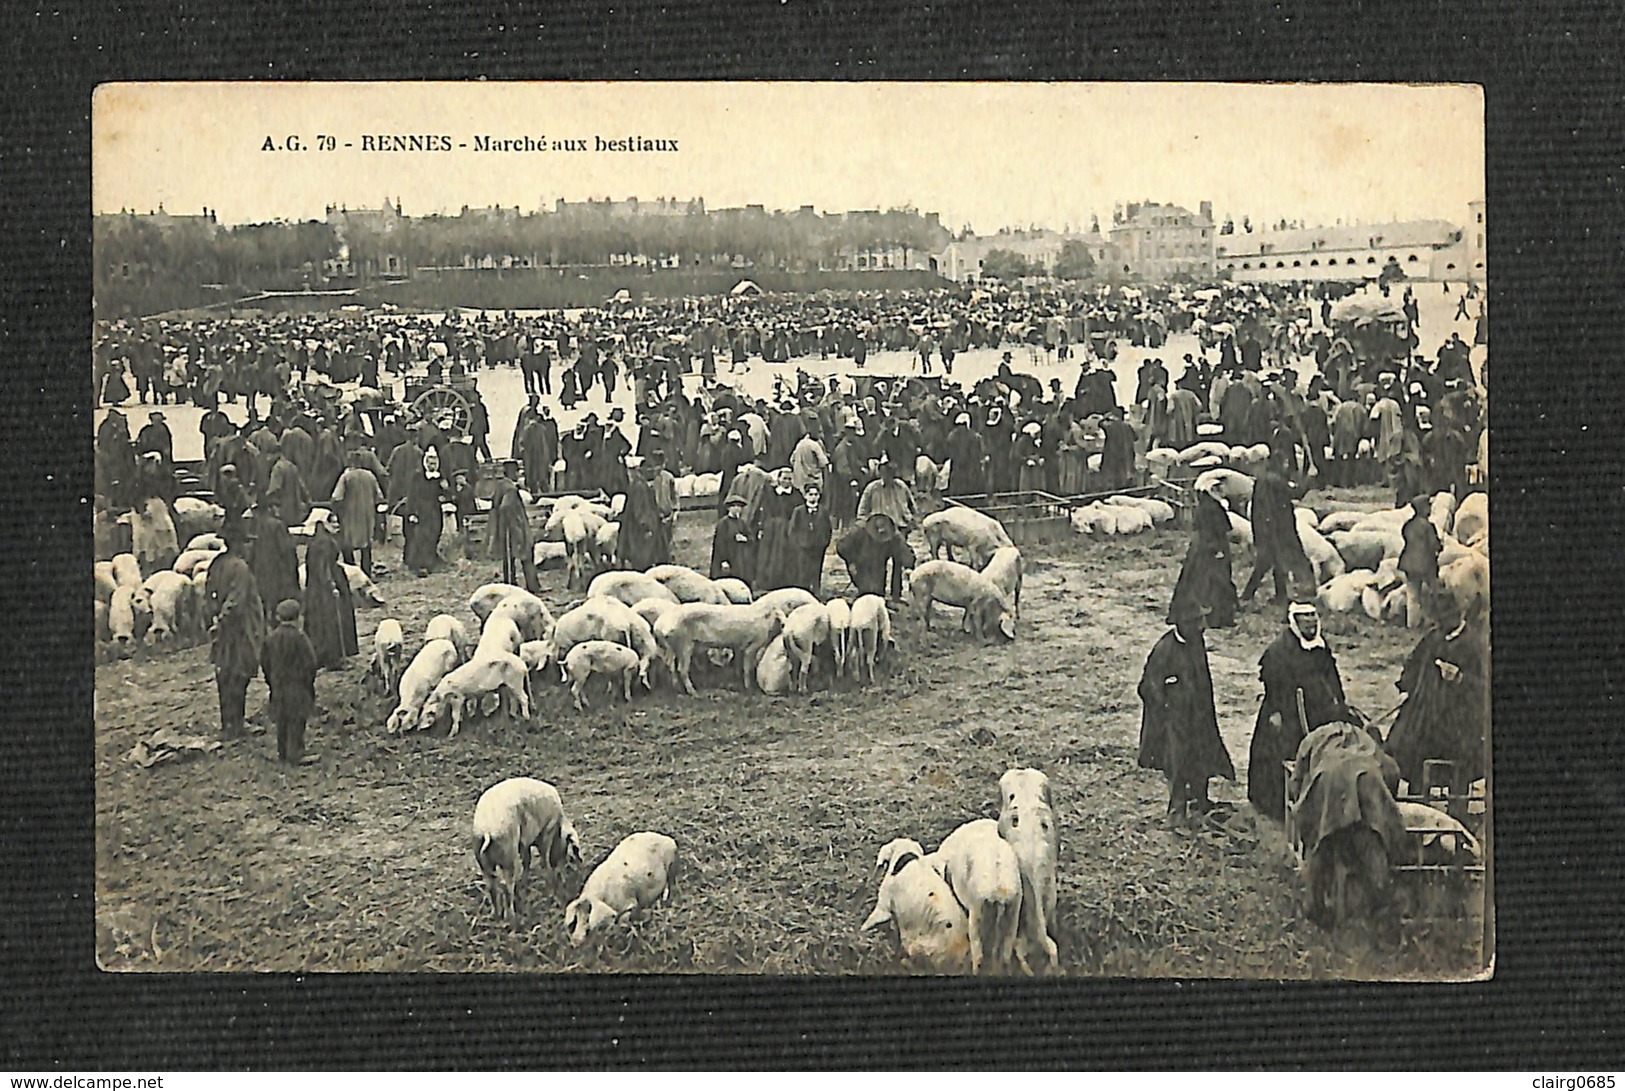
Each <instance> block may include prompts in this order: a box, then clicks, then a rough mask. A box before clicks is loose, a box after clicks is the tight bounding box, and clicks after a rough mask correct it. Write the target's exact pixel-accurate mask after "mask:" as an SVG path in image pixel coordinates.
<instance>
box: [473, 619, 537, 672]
mask: <svg viewBox="0 0 1625 1091" xmlns="http://www.w3.org/2000/svg"><path fill="white" fill-rule="evenodd" d="M524 642H525V640H524V637H522V636H520V634H519V626H518V625H517V624H515V623H514V620H513V618H511V617H508V616H507V615H506V614H501V613H493V614H492V615H491V616H490V618H489V619H487V620H486V622H485V628H484V629H481V630H480V640H479V643H478V644H475V645H474V654H473V655H471V656H469V660H470V661H471V662H472V661H473V660H476V659H482V658H488V657H490V656H493V655H518V654H519V646H520V645H521V644H523V643H524Z"/></svg>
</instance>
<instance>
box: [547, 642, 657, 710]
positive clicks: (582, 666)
mask: <svg viewBox="0 0 1625 1091" xmlns="http://www.w3.org/2000/svg"><path fill="white" fill-rule="evenodd" d="M639 667H640V664H639V661H638V653H637V652H635V651H633V650H632V649H631V648H628V647H627V646H626V645H625V644H616V643H613V642H611V641H608V640H584V641H582V642H581V643H580V644H577V645H576V646H575V647H573V648H571V649H570V653H569V654H568V655H566V656H565V657H564V673H565V674H566V675H567V676H569V679H570V696H571V697H572V698H574V700H575V706H576V711H577V712H580V711H582V710H583V709H585V708H586V707H587V702H586V696H585V694H586V688H587V682H588V681H589V680H590V679H591V678H592V676H593V675H595V674H599V675H604V676H606V677H608V678H609V679H610V681H611V685H610V692H611V693H613V692H614V676H615V675H620V678H621V691H622V694H623V696H624V697H625V698H626V700H628V701H630V700H631V699H632V682H633V680H634V679H636V678H637V676H638V673H639Z"/></svg>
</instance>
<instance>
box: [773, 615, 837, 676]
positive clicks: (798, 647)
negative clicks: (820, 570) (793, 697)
mask: <svg viewBox="0 0 1625 1091" xmlns="http://www.w3.org/2000/svg"><path fill="white" fill-rule="evenodd" d="M783 640H784V650H785V652H786V653H787V654H788V656H789V658H790V666H791V669H793V670H794V671H795V676H796V692H797V693H806V692H807V676H808V674H810V673H811V671H812V662H813V653H814V652H815V651H816V650H817V647H818V645H820V644H827V643H829V607H827V606H825V605H824V604H823V603H821V602H809V603H807V604H806V605H805V606H797V607H796V608H795V609H794V610H792V611H790V614H789V616H788V617H786V618H785V619H784V634H783Z"/></svg>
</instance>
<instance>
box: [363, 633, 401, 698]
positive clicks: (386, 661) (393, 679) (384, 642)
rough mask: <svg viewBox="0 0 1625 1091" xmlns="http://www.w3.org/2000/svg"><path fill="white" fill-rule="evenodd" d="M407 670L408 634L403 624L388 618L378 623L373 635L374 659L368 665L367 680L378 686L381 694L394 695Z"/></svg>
mask: <svg viewBox="0 0 1625 1091" xmlns="http://www.w3.org/2000/svg"><path fill="white" fill-rule="evenodd" d="M405 669H406V634H405V633H404V632H402V631H401V623H400V622H398V621H396V620H395V619H394V618H392V617H386V618H385V619H384V620H382V621H380V622H379V623H378V628H377V629H376V630H374V631H373V634H372V659H371V660H370V661H369V662H368V663H367V678H368V680H369V681H371V682H372V683H374V684H375V685H377V686H378V688H379V690H378V691H379V692H380V693H383V694H393V693H395V692H396V689H397V687H399V686H400V684H401V672H402V671H404V670H405Z"/></svg>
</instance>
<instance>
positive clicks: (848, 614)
mask: <svg viewBox="0 0 1625 1091" xmlns="http://www.w3.org/2000/svg"><path fill="white" fill-rule="evenodd" d="M824 606H825V609H826V610H827V611H828V613H829V647H830V651H831V653H832V654H833V655H834V657H835V677H837V678H840V677H841V676H842V675H844V674H845V673H846V656H847V644H848V642H849V640H850V639H851V636H852V607H851V606H849V605H847V601H846V600H845V599H843V598H833V599H830V600H829V601H828V602H827V603H825V604H824Z"/></svg>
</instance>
